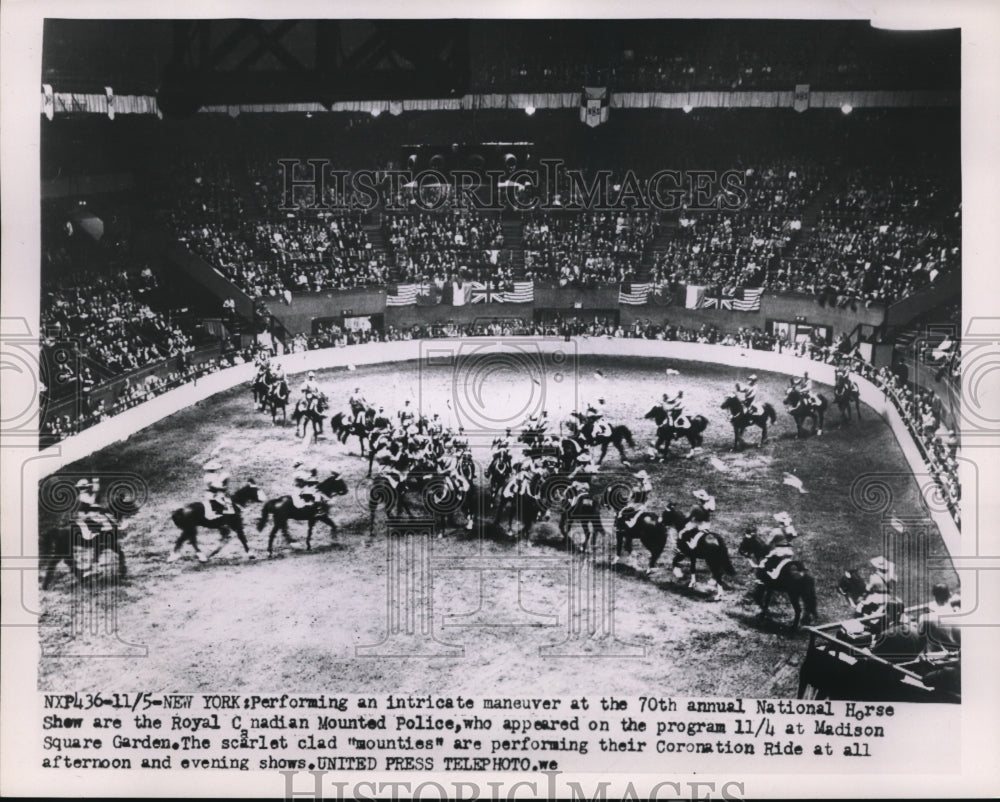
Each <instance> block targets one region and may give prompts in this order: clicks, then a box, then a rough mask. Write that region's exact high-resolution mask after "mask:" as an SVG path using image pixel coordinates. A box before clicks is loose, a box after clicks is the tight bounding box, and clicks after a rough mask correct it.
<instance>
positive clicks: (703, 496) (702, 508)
mask: <svg viewBox="0 0 1000 802" xmlns="http://www.w3.org/2000/svg"><path fill="white" fill-rule="evenodd" d="M691 495H693V496H694V498H695V502H696V503H695V505H694V506H693V507H692V508H691V511H690V512H689V513H688V515H687V523H686V524H684V527H683V528H682V529H681V531H680V532H678V533H677V548H678V549H680V550H681V551H689V550H691V549H693V548H694V547H695V546H697V545H698V541H699V540H700V539H701V536H702V534H704V533H705V531H706V530H707V529H708V522H709V520H711V518H712V513H713V512H715V497H714V496H711V495H709V494H708V491H706V490H703V489H700V488H699V489H698V490H695V491H694V492H693V493H692V494H691Z"/></svg>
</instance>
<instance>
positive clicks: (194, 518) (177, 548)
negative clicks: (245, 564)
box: [167, 479, 261, 562]
mask: <svg viewBox="0 0 1000 802" xmlns="http://www.w3.org/2000/svg"><path fill="white" fill-rule="evenodd" d="M230 500H231V501H232V502H233V511H232V512H231V513H226V514H223V515H220V516H219V517H218V518H213V519H212V520H206V519H205V505H204V503H203V502H201V501H195V502H192V503H191V504H188V505H186V506H184V507H180V508H179V509H176V510H174V511H173V512H172V513H171V514H170V520H172V521H173V522H174V524H175V525H176V526H177V528H178V529H180V530H181V534H180V536H179V537H178V538H177V540H176V542H175V543H174V550H173V552H171V554H170V556H169V557H168V558H167V561H168V562H174V560H176V559H178V558H179V557H180V556H181V553H180V552H181V548H182V547H183V546H184V544H185V543H190V544H191V546H192V548H194V552H195V555H197V557H198V560H199V562H205V561H206V559H207V558H206V557H205V555H204V554H202V553H201V549H200V548H198V527H199V526H201V527H205V528H206V529H218V530H219V534H221V535H222V542H221V543H220V544H219V546H218V548H216V549H215V551H213V552H212V553H211V554H209V555H208V556H209V557H212V556H214V555H216V554H218V553H219V551H220V550H221V549H222V546H223V545H224V544H225V542H226V540H228V538H229V532H230V530H232V531H233V532H235V533H236V536H237V537H238V538H239V539H240V543H241V544H242V545H243V550H244V551H245V552H246V554H247V556H248V557H250V558H251V559H253V554H252V553H251V552H250V545H249V544H248V543H247V538H246V535H245V534H244V531H243V516H242V514H241V512H240V511H241V509H242V508H243V507H245V506H246V505H247V504H249V503H250V502H258V501H260V500H261V499H260V489H259V488H258V487H257V485H256V484H255V483H254V481H253V480H252V479H251V480H250V481H249V482H248V483H247V484H245V485H244V486H243V487H241V488H240V489H239V490H237V491H236V492H235V493H233V495H232V496H230Z"/></svg>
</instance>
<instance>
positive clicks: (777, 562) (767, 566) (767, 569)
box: [750, 529, 795, 588]
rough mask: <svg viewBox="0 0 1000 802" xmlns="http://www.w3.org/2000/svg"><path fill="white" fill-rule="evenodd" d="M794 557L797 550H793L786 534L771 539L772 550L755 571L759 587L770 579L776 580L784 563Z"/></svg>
mask: <svg viewBox="0 0 1000 802" xmlns="http://www.w3.org/2000/svg"><path fill="white" fill-rule="evenodd" d="M750 531H751V532H752V531H753V530H752V529H751V530H750ZM794 557H795V552H793V551H792V547H791V546H790V545H789V544H788V540H786V539H785V537H784V536H781V535H779V536H778V537H776V538H774V540H772V541H771V544H770V550H769V551H768V552H767V554H765V555H764V556H763V557H762V558H761V561H760V562H759V563H758V564H757V568H756V571H755V573H756V579H757V586H758V588H759V587H760V586H761V585H763V584H764V583H765V582H767V581H768V580H769V579H770V580H772V581H774V580H776V579H777V578H778V575H779V574H780V569H781V566H782V564H783V563H784V562H786V561H787V560H791V559H793V558H794Z"/></svg>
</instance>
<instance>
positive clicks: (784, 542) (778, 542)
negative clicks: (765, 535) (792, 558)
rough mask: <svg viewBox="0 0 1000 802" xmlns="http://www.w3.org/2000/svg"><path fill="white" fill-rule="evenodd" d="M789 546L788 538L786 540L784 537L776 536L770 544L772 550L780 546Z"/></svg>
mask: <svg viewBox="0 0 1000 802" xmlns="http://www.w3.org/2000/svg"><path fill="white" fill-rule="evenodd" d="M788 545H789V543H788V538H786V537H785V536H784V535H775V536H774V537H773V538H772V539H771V543H770V546H771V548H772V549H774V548H777V547H778V546H788Z"/></svg>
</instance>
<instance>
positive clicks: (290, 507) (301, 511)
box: [257, 473, 347, 557]
mask: <svg viewBox="0 0 1000 802" xmlns="http://www.w3.org/2000/svg"><path fill="white" fill-rule="evenodd" d="M316 489H317V490H318V491H319V492H320V493H322V494H323V496H326V497H330V496H346V495H347V483H346V482H345V481H344V480H343V479H341V478H340V474H338V473H333V474H330V476H328V477H327V478H326V479H324V480H323V481H322V482H320V483H319V484H318V485H316ZM271 516H273V517H274V525H273V526H272V527H271V533H270V534H269V535H268V538H267V556H268V557H270V556H271V555H272V554H273V553H274V552H273V549H274V536H275V535H276V534H277V532H278V530H279V529H280V530H281V533H282V534H283V535H284V536H285V540H286V541H287V542H289V543H291V542H292V539H291V537H290V536H289V534H288V522H289V521H290V520H291V521H307V522H308V524H309V530H308V532H307V533H306V550H307V551H308V550H310V549H312V533H313V527H314V526H315V525H316V523H317V522H320V523H325V524H326V525H327V526H329V527H330V534H331V535H333V534H335V533H336V531H337V525H336V524H335V523H334V522H333V519H331V518H330V505H329V503H328V502H327V501H326V500H325V499H320V500H317V501H314V502H313V503H312V504H307V505H306V506H305V507H296V506H295V502H294V501H293V500H292V497H291V496H281V497H279V498H274V499H271V500H270V501H266V502H264V506H263V507H261V509H260V520H259V521H257V531H258V532H262V531H264V527H265V526H267V521H268V518H270V517H271Z"/></svg>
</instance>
